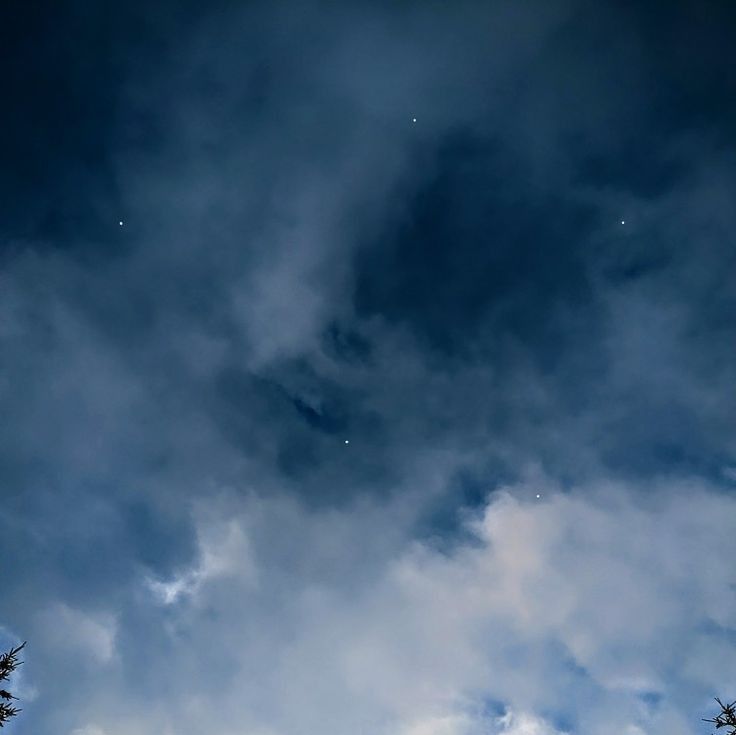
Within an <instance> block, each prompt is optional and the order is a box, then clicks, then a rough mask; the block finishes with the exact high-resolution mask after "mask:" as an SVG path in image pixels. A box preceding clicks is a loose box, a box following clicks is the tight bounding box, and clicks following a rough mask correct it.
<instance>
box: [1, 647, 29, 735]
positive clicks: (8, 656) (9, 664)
mask: <svg viewBox="0 0 736 735" xmlns="http://www.w3.org/2000/svg"><path fill="white" fill-rule="evenodd" d="M25 645H26V644H25V641H24V642H23V643H22V644H21V645H20V646H18V647H17V648H11V649H10V650H9V651H7V652H6V653H3V654H2V655H0V682H3V681H7V679H8V678H10V675H11V674H12V673H13V672H14V671H15V670H16V669H17V668H18V667H19V666H20V665H21V664H22V663H23V662H22V661H19V660H18V654H19V653H20V652H21V650H22V649H23V648H24V647H25ZM14 699H18V697H14V696H13V695H12V694H11V693H10V692H9V691H7V690H5V689H0V727H5V723H6V722H7V721H8V720H9V719H10V718H11V717H15V716H16V715H17V714H18V712H20V710H19V709H18V708H17V707H14V706H13V705H12V704H11V702H12V701H13V700H14Z"/></svg>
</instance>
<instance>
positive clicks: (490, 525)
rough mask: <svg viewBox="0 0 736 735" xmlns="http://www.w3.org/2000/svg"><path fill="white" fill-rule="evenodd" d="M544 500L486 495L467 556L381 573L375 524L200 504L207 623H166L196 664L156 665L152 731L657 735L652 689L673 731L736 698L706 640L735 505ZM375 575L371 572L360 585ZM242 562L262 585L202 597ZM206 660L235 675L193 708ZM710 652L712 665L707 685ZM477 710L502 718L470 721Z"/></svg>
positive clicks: (198, 584)
mask: <svg viewBox="0 0 736 735" xmlns="http://www.w3.org/2000/svg"><path fill="white" fill-rule="evenodd" d="M539 486H540V485H539V481H538V480H537V481H535V482H534V484H533V487H532V486H525V485H518V486H513V487H508V488H506V489H505V490H504V491H502V492H500V493H497V494H495V495H494V496H493V497H492V499H491V501H490V503H489V504H488V506H487V507H486V508H485V510H484V511H483V512H482V513H480V514H478V516H477V517H476V519H475V520H474V521H473V522H471V524H470V529H471V530H472V532H473V534H474V539H473V540H472V541H471V542H469V543H466V544H462V545H460V546H458V547H457V548H455V549H454V550H453V551H452V552H451V553H449V554H448V553H440V552H439V551H437V550H435V549H434V548H432V547H431V546H430V545H427V544H423V543H412V544H410V545H409V546H407V547H405V549H404V551H402V552H401V553H399V554H395V553H392V556H391V557H380V552H379V551H377V547H372V546H371V544H370V543H369V542H368V541H367V540H368V539H373V540H375V539H380V534H381V528H383V527H385V528H388V527H389V525H390V521H389V519H390V518H391V517H392V509H390V508H389V507H384V508H383V509H382V510H380V511H379V510H377V508H378V506H376V508H373V509H371V508H369V507H366V506H363V507H362V508H361V510H360V512H358V511H357V510H349V509H346V510H345V511H342V512H339V513H338V512H336V511H334V510H333V511H329V512H317V511H307V510H306V509H304V508H301V507H300V506H298V504H295V502H294V501H288V502H286V501H283V500H281V501H277V500H263V499H258V498H255V497H253V496H251V497H250V498H248V499H247V500H245V501H239V500H237V499H236V498H235V497H234V496H233V497H231V498H230V501H229V502H230V506H226V505H218V504H217V503H215V504H214V505H213V507H212V508H211V510H210V516H209V519H208V520H207V521H206V522H202V529H206V530H201V531H200V549H201V552H200V559H199V562H198V566H197V567H196V570H197V574H198V575H199V576H192V577H191V578H190V579H193V580H194V581H193V582H191V584H193V585H194V587H195V588H196V592H198V593H199V597H200V598H201V599H202V602H203V605H204V602H205V601H206V610H205V607H204V606H203V607H202V610H201V613H199V612H197V609H196V608H195V609H191V608H189V609H187V608H182V609H180V608H172V611H173V613H174V616H175V617H174V619H176V620H178V621H179V623H180V625H181V626H183V628H182V629H183V630H185V631H187V633H186V635H187V640H190V641H191V647H190V646H187V648H186V650H180V651H178V653H177V657H181V658H175V659H174V660H171V661H160V662H157V664H156V665H157V667H158V670H159V675H160V676H161V677H165V678H166V680H167V687H168V689H169V691H170V695H169V697H168V699H167V700H166V702H165V704H164V705H163V711H164V712H165V713H166V714H165V716H163V715H162V716H163V717H164V721H165V722H168V723H169V724H170V725H171V726H172V727H173V729H174V730H175V731H176V732H177V733H182V734H183V735H186V734H187V733H190V732H191V733H194V732H197V731H200V730H201V729H202V728H204V727H206V728H207V729H208V731H209V732H211V733H213V735H229V734H230V733H236V732H242V731H258V730H259V729H260V730H265V731H269V732H273V733H275V734H276V735H307V733H312V732H315V731H317V730H319V731H320V732H322V733H325V734H326V735H332V733H335V735H336V734H337V733H341V732H345V731H347V730H352V731H356V730H357V731H362V732H366V733H370V735H383V734H384V733H385V735H388V734H389V733H402V735H475V734H476V733H481V732H484V733H485V732H488V731H489V729H490V728H491V727H493V726H495V727H497V728H500V729H499V730H498V732H502V733H513V735H552V734H554V733H555V732H557V731H556V730H555V728H554V727H553V726H552V725H551V724H550V723H549V721H548V720H545V719H544V717H543V716H542V713H548V712H560V713H563V714H564V715H566V716H567V717H569V718H572V720H574V719H575V718H578V719H579V721H580V722H581V727H582V728H583V730H581V731H584V732H585V733H586V735H609V733H611V734H612V733H614V732H617V733H621V732H631V733H634V732H639V731H638V730H637V729H636V728H639V729H640V731H641V732H645V733H646V732H652V731H654V730H655V729H656V727H659V726H660V725H659V724H657V723H660V724H661V722H662V721H663V720H662V715H661V714H657V712H655V711H652V712H649V711H647V709H646V708H645V707H644V706H643V705H642V702H641V700H640V695H641V694H643V693H645V692H647V691H657V692H659V693H660V694H661V695H662V696H663V697H665V701H666V708H667V709H668V710H671V716H670V717H669V719H668V720H667V722H668V727H669V728H670V729H671V730H672V732H683V733H684V732H686V730H685V729H683V728H684V727H685V726H686V723H687V716H688V713H687V712H686V711H684V710H682V709H680V707H683V706H684V705H683V704H682V703H683V702H684V701H686V700H687V697H688V696H691V694H690V692H691V691H693V690H694V691H703V692H708V693H710V692H719V691H724V687H725V688H726V689H727V688H728V687H729V686H731V685H735V684H736V664H734V663H733V662H734V656H733V650H732V647H731V649H729V644H727V643H724V642H723V641H718V642H717V643H716V642H715V641H713V640H711V639H710V638H709V637H708V634H707V633H704V632H703V630H704V628H703V626H707V625H709V624H710V625H731V626H733V625H734V622H735V621H736V600H734V597H733V593H732V591H731V590H730V589H729V588H728V580H731V579H732V578H733V572H732V569H731V568H730V561H729V560H730V559H732V558H733V554H734V552H735V551H736V548H734V545H735V544H736V542H735V541H734V538H733V533H732V529H733V527H734V525H735V524H736V501H735V500H734V499H732V498H730V497H728V496H724V495H720V494H717V493H716V492H714V491H712V490H710V489H709V488H708V487H706V486H704V485H698V484H695V483H690V484H680V485H677V486H667V487H665V486H664V485H662V486H652V487H649V488H647V492H646V493H642V492H635V491H634V490H632V489H631V488H627V487H624V486H616V487H612V486H596V487H590V488H581V489H579V490H576V491H575V492H572V493H562V492H560V491H559V490H556V489H555V488H554V486H551V485H550V484H549V483H545V484H544V493H543V499H542V501H541V502H540V501H538V500H535V499H533V498H534V494H535V492H536V488H538V487H539ZM238 505H239V509H238V510H235V508H236V507H237V506H238ZM394 512H395V509H394ZM223 518H227V519H228V520H222V519H223ZM218 519H219V520H218ZM255 528H257V529H258V532H257V533H256V532H255V531H254V529H255ZM245 538H248V539H249V544H247V545H246V544H245V543H244V539H245ZM335 539H340V542H339V543H336V542H335ZM249 546H252V548H251V549H250V551H249V552H248V553H245V551H244V549H245V548H248V547H249ZM377 553H378V554H379V556H378V557H376V554H377ZM340 557H344V558H345V559H346V560H348V561H349V560H352V561H351V562H350V563H347V564H345V565H344V566H343V565H340V564H337V560H338V559H339V558H340ZM361 557H362V558H361ZM370 557H374V558H382V559H383V560H382V561H381V562H380V564H379V565H378V566H374V567H373V568H372V571H371V572H370V573H366V572H365V569H366V568H369V567H366V565H369V564H370ZM253 558H258V563H259V584H258V586H257V587H253V586H252V585H251V586H248V585H245V586H243V585H237V584H235V585H232V584H227V585H224V586H221V587H218V588H217V590H215V589H214V588H212V589H210V588H209V587H208V588H207V589H208V592H207V594H205V593H204V590H205V587H204V583H205V581H208V580H214V579H216V578H223V579H224V578H225V577H226V576H227V575H230V574H234V573H236V572H237V570H241V569H243V568H244V569H246V570H247V569H251V568H252V565H253V561H252V559H253ZM317 559H319V560H320V562H319V564H317V565H315V564H314V562H315V560H317ZM244 560H245V561H244ZM261 572H262V574H261ZM249 574H250V572H248V573H246V574H245V576H246V578H249V577H248V575H249ZM182 589H186V590H187V593H192V594H194V592H193V591H192V588H186V587H185V588H182ZM183 594H185V592H184V591H182V592H172V595H174V598H173V599H179V597H180V596H181V595H183ZM177 611H180V613H181V614H179V613H178V612H177ZM213 646H214V647H215V648H216V649H217V650H218V651H219V654H218V656H219V657H220V658H223V659H224V660H225V661H226V662H227V663H226V666H225V668H226V669H227V670H228V671H229V672H230V674H229V675H228V677H227V678H226V679H224V680H221V681H220V683H218V684H217V685H215V683H214V682H213V683H212V685H211V688H207V687H208V684H207V683H206V682H203V684H202V686H204V687H205V690H204V691H202V693H201V698H200V699H197V700H196V701H197V702H199V703H198V704H196V703H195V701H194V700H193V699H192V695H191V692H190V691H189V687H190V677H189V676H188V675H185V672H186V671H189V670H196V669H197V668H198V667H199V663H198V656H201V655H202V651H205V650H209V649H210V648H211V647H213ZM716 646H720V647H721V649H723V651H724V655H723V657H722V659H723V660H722V662H721V663H722V665H719V666H718V667H717V668H713V667H712V666H711V657H712V655H713V652H714V647H716ZM728 650H730V651H731V653H730V654H728ZM198 652H199V653H198ZM190 657H191V658H190ZM729 659H730V662H729ZM575 670H577V671H578V673H577V674H575V673H574V671H575ZM180 672H181V673H180ZM581 672H583V673H581ZM576 677H578V678H576ZM581 677H582V678H581ZM581 687H584V688H585V689H584V691H583V690H582V689H581ZM709 695H710V694H709ZM489 698H490V699H492V700H494V701H497V702H503V703H504V704H505V705H506V707H507V712H508V713H510V714H508V713H507V715H506V716H505V717H504V718H501V719H498V718H496V719H494V718H493V717H491V716H490V715H488V714H487V713H485V712H484V710H483V707H482V703H483V701H485V700H487V699H489ZM706 701H707V697H706ZM185 702H188V704H186V705H185V704H184V703H185ZM183 708H186V710H187V717H186V718H185V719H181V718H180V717H179V715H177V714H176V713H177V712H181V711H183ZM213 713H214V714H213ZM658 718H659V719H658ZM98 719H99V718H98ZM655 725H656V727H655ZM239 728H244V729H243V730H241V729H239ZM627 728H628V730H627ZM142 732H145V733H146V735H147V732H148V731H146V730H143V731H142Z"/></svg>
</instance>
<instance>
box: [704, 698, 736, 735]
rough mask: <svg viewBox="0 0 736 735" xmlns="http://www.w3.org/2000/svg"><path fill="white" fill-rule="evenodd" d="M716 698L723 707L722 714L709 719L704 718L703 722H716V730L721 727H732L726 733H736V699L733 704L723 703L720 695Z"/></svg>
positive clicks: (726, 734) (732, 734)
mask: <svg viewBox="0 0 736 735" xmlns="http://www.w3.org/2000/svg"><path fill="white" fill-rule="evenodd" d="M715 699H716V702H718V704H719V705H720V707H721V714H719V715H718V716H717V717H713V718H710V719H707V720H706V719H705V718H703V722H714V723H715V726H716V730H718V728H720V727H730V728H731V729H730V730H729V731H728V732H726V733H725V735H734V733H736V701H734V702H731V704H723V702H721V700H720V699H718V697H716V698H715Z"/></svg>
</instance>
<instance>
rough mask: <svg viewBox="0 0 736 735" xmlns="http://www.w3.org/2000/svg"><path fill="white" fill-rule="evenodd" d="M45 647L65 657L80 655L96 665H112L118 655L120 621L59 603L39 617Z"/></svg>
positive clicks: (111, 616)
mask: <svg viewBox="0 0 736 735" xmlns="http://www.w3.org/2000/svg"><path fill="white" fill-rule="evenodd" d="M38 621H39V622H38V625H39V627H40V628H41V630H42V631H43V633H42V635H43V640H44V642H45V643H46V645H49V646H52V647H54V648H56V649H59V650H60V651H61V652H62V655H71V656H74V655H75V654H81V655H82V656H85V657H88V658H89V659H91V660H92V661H94V662H95V663H97V664H107V663H110V662H111V661H112V660H113V658H114V656H115V654H116V647H115V638H116V635H117V621H116V619H115V617H114V615H112V614H110V613H105V612H100V613H97V612H86V611H83V610H79V609H75V608H73V607H70V606H69V605H67V604H66V603H63V602H57V603H54V604H53V605H51V606H50V607H49V608H48V609H46V610H41V611H39V613H38Z"/></svg>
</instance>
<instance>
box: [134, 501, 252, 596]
mask: <svg viewBox="0 0 736 735" xmlns="http://www.w3.org/2000/svg"><path fill="white" fill-rule="evenodd" d="M197 542H198V551H199V553H198V558H197V561H196V563H195V564H194V566H192V567H191V568H190V569H187V570H184V571H183V572H181V573H180V574H178V575H176V576H175V577H174V578H173V579H170V580H168V581H162V580H157V579H153V578H150V577H149V578H147V579H146V585H147V586H148V588H149V589H150V590H151V592H153V594H154V595H155V597H156V598H157V599H158V601H159V602H160V603H162V604H164V605H171V604H173V603H175V602H178V601H179V600H180V599H181V598H183V597H190V598H196V597H197V594H198V593H199V591H200V589H201V588H202V586H203V585H205V584H206V583H207V582H210V581H212V580H215V579H218V578H239V579H241V580H244V581H246V582H247V583H248V584H254V583H255V582H256V568H255V565H254V563H253V560H252V558H251V551H250V545H249V543H248V538H247V536H246V535H245V533H244V531H243V528H242V526H241V523H240V522H239V520H238V519H237V518H219V517H216V516H213V515H212V514H211V513H207V512H202V513H201V517H200V518H199V520H198V525H197Z"/></svg>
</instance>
